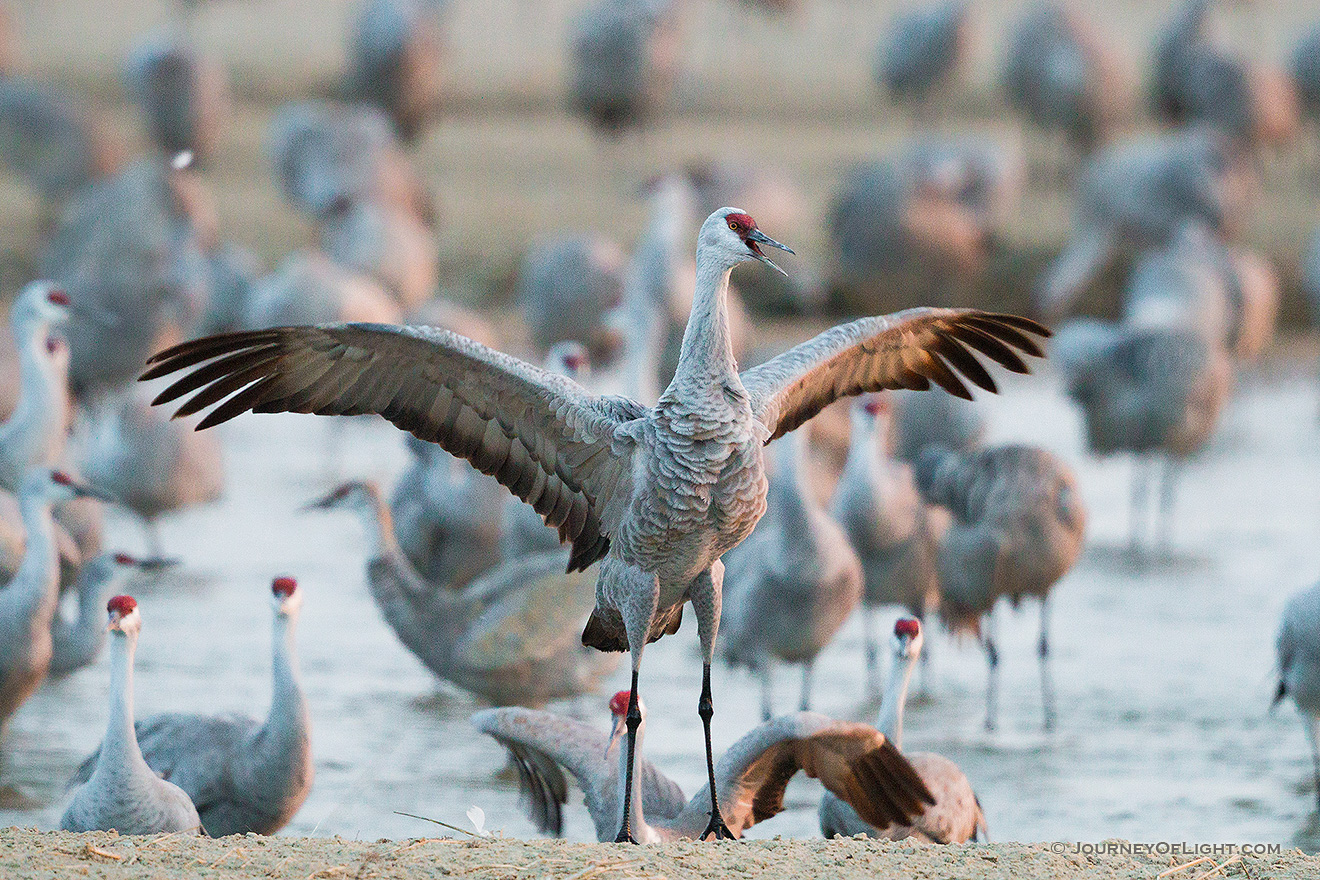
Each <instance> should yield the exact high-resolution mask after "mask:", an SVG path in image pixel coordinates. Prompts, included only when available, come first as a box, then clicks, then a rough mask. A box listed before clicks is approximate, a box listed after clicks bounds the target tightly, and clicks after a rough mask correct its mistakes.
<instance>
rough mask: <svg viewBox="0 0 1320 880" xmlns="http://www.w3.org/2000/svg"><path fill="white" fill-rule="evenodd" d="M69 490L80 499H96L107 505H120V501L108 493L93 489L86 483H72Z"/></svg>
mask: <svg viewBox="0 0 1320 880" xmlns="http://www.w3.org/2000/svg"><path fill="white" fill-rule="evenodd" d="M69 488H70V489H72V490H73V494H74V495H76V496H77V497H79V498H95V499H96V500H97V501H104V502H105V503H106V504H118V503H119V499H118V498H116V497H114V496H113V495H111V494H110V493H108V492H102V491H101V490H100V489H93V488H92V487H91V486H88V485H87V484H86V483H70V484H69Z"/></svg>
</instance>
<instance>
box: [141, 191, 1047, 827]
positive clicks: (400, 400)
mask: <svg viewBox="0 0 1320 880" xmlns="http://www.w3.org/2000/svg"><path fill="white" fill-rule="evenodd" d="M762 247H775V248H779V249H781V250H785V251H789V252H790V253H791V250H790V249H789V248H787V247H786V246H784V245H782V244H780V243H779V242H777V241H775V240H774V239H772V238H770V237H769V236H767V235H766V234H765V233H763V232H761V231H760V230H759V229H757V227H756V222H755V221H754V220H753V219H752V218H751V217H749V216H748V215H747V214H745V213H744V212H742V211H740V210H738V209H737V208H721V209H720V210H718V211H716V212H715V213H713V214H711V215H710V217H708V218H707V219H706V222H705V223H703V224H702V226H701V230H700V232H699V233H698V236H697V261H696V262H697V270H696V293H695V295H694V296H693V301H692V311H691V313H690V316H689V319H688V324H687V328H686V330H685V331H684V334H683V344H682V347H681V348H680V351H679V357H678V367H677V370H676V371H675V373H674V378H673V380H672V381H671V382H670V383H669V386H668V387H667V388H666V389H665V391H664V393H662V394H661V395H660V399H659V400H658V401H657V402H656V404H655V405H654V406H651V407H647V406H644V405H643V404H641V403H639V402H637V401H635V400H630V399H628V398H626V397H618V396H608V395H596V394H592V393H590V392H588V391H587V390H586V389H585V388H583V387H582V386H581V385H579V384H578V383H576V382H574V381H573V380H571V379H569V378H567V377H564V376H558V375H555V374H553V373H549V372H547V371H546V370H543V369H541V368H539V367H536V366H533V365H532V364H529V363H527V362H525V361H521V360H519V359H517V358H514V357H511V356H509V355H507V354H503V353H501V352H498V351H493V350H492V349H489V348H487V347H485V346H483V345H480V344H478V343H476V342H474V341H473V340H471V339H467V338H466V337H463V336H459V335H457V334H455V333H453V332H451V331H447V330H439V329H436V328H431V327H391V326H381V325H364V324H326V325H320V326H315V327H276V328H272V329H269V330H257V331H252V332H246V333H230V334H223V335H219V336H209V337H205V338H202V339H196V340H193V341H191V342H185V343H183V344H181V345H177V346H174V347H173V348H170V349H168V350H166V351H163V352H161V353H159V354H157V355H156V356H155V357H153V358H152V359H151V361H150V369H148V370H147V372H146V373H144V374H143V378H144V379H154V378H158V377H161V376H166V375H169V374H171V373H175V372H177V371H179V370H183V369H186V368H190V367H196V368H197V369H195V370H192V371H191V372H189V373H188V374H187V375H184V376H182V377H181V378H179V379H178V380H177V381H175V382H174V384H172V385H170V386H169V387H168V388H166V389H165V391H163V392H162V393H161V394H160V396H159V397H157V398H156V402H157V403H167V402H169V401H173V400H177V399H179V398H180V397H183V396H184V395H188V394H191V395H192V396H191V397H189V398H188V399H187V401H186V402H185V403H184V404H183V405H182V406H181V407H179V410H178V414H180V415H188V414H191V413H195V412H198V411H199V410H201V409H204V408H205V407H208V406H211V405H216V406H215V409H214V410H212V411H211V412H210V413H209V414H208V415H207V416H206V417H205V418H204V419H202V421H201V422H200V423H199V425H198V427H199V428H207V427H210V426H212V425H217V424H220V423H221V422H224V421H227V420H228V419H232V418H234V417H235V416H237V415H239V414H240V413H243V412H247V411H249V410H251V411H253V412H263V413H271V412H304V413H317V414H319V415H360V414H366V413H376V414H379V415H382V416H384V417H385V418H386V419H388V420H389V421H391V422H393V423H394V424H395V425H396V426H397V427H399V428H401V429H403V430H405V431H410V432H411V433H413V434H415V435H416V436H417V437H419V438H420V439H422V440H429V441H431V442H434V443H438V444H439V445H441V446H442V447H444V448H445V449H446V450H447V451H449V452H450V453H452V454H453V455H456V456H459V457H460V458H464V459H467V460H468V461H470V462H471V463H472V464H473V465H475V466H476V467H477V469H478V470H481V471H484V472H485V473H488V474H491V475H492V476H494V477H495V478H496V479H497V480H499V482H500V483H501V484H503V485H504V486H505V487H506V488H508V489H509V490H510V491H511V492H513V493H514V494H515V495H517V496H518V497H519V498H521V499H523V500H524V501H526V502H528V503H529V504H531V505H532V507H534V508H535V509H536V511H537V512H538V513H540V514H541V515H542V516H543V517H545V521H546V524H547V525H550V526H552V527H555V528H558V529H559V537H560V540H561V541H564V542H568V543H571V544H572V552H571V553H570V555H569V562H568V568H569V570H570V571H572V570H578V569H583V568H585V567H586V566H588V565H591V564H592V563H593V562H597V561H599V562H600V574H599V577H598V579H597V583H596V608H595V610H594V611H593V612H592V615H591V618H590V619H589V621H588V622H587V626H586V629H585V630H584V631H583V634H582V640H583V642H584V643H585V644H587V645H588V646H590V647H594V648H598V649H600V650H604V651H623V650H627V651H629V653H630V655H631V660H632V687H631V690H630V692H631V693H632V694H633V695H634V696H636V694H637V692H638V673H639V671H640V668H641V661H642V653H643V651H644V649H645V647H646V645H647V643H649V642H652V641H655V640H656V639H658V638H660V637H661V636H663V635H666V634H668V633H672V632H675V631H676V630H677V629H678V626H679V623H680V621H681V619H682V610H683V605H684V604H685V603H687V602H691V603H692V607H693V611H694V612H695V614H696V618H697V631H698V635H699V637H700V640H701V650H702V662H703V668H702V688H701V696H700V698H699V699H698V703H697V710H698V714H699V715H700V717H701V719H702V725H703V728H704V730H705V740H706V769H707V773H708V776H709V784H710V787H711V789H712V791H716V792H717V791H718V788H717V786H716V785H715V763H714V757H713V755H712V750H711V739H710V719H711V716H712V715H713V714H714V707H713V700H712V696H711V687H710V666H711V661H712V660H713V658H714V654H715V637H716V633H717V631H718V628H719V617H720V589H721V584H722V583H723V578H724V566H723V564H722V563H721V562H720V557H721V556H723V555H724V553H725V552H727V551H728V550H730V549H731V548H733V547H735V546H737V545H738V544H739V543H740V542H741V541H742V540H743V539H744V538H746V537H747V535H748V534H749V533H750V532H751V530H752V528H753V527H754V526H755V525H756V523H757V521H758V520H759V519H760V518H761V516H762V514H764V513H765V509H766V479H765V466H764V462H763V460H762V447H763V446H764V445H765V444H767V443H769V442H772V441H773V440H774V439H775V438H777V437H780V436H782V435H784V434H786V433H788V432H789V431H792V430H793V429H795V428H797V427H798V426H800V425H802V424H803V423H804V422H806V421H807V420H808V419H810V418H811V417H812V416H814V415H816V413H818V412H820V411H821V410H822V409H823V408H824V407H826V406H827V405H829V404H830V403H832V402H833V401H835V400H838V399H840V398H843V397H849V396H852V395H856V394H861V393H863V392H866V391H876V390H879V389H881V388H898V387H903V388H917V389H924V388H929V387H930V385H931V383H932V382H933V383H935V384H937V385H939V386H940V387H942V388H944V389H946V390H947V391H949V392H950V393H953V394H957V395H959V396H962V397H969V396H970V392H969V391H968V390H967V385H966V384H965V382H968V381H970V382H971V383H972V384H975V385H978V386H980V387H982V388H986V389H989V390H992V391H993V390H994V389H995V382H994V379H993V378H992V377H991V375H990V373H989V371H988V370H987V369H986V368H985V366H984V365H982V363H981V362H980V361H979V360H978V359H977V358H976V356H975V354H974V353H973V352H980V353H981V354H983V355H985V356H987V357H989V358H990V359H991V360H994V361H996V362H998V363H999V364H1001V365H1003V366H1004V367H1006V368H1008V369H1010V370H1013V371H1015V372H1018V373H1025V372H1027V365H1026V364H1025V363H1024V361H1023V359H1022V353H1025V354H1028V355H1032V356H1037V357H1039V356H1042V355H1043V352H1042V351H1041V349H1040V346H1039V345H1038V344H1037V342H1036V341H1035V340H1034V339H1032V335H1033V334H1034V335H1037V336H1046V335H1048V334H1049V331H1048V330H1046V329H1045V328H1044V327H1042V326H1041V325H1039V324H1037V323H1036V322H1034V321H1031V320H1028V319H1026V318H1019V317H1015V316H1012V315H996V314H990V313H987V312H982V311H979V310H975V309H912V310H909V311H906V312H900V313H898V314H895V315H890V316H888V317H874V318H862V319H860V320H857V321H853V322H851V323H848V324H842V325H840V326H837V327H834V328H833V329H830V330H826V331H825V332H824V333H822V334H820V335H819V336H817V337H815V338H814V339H811V340H809V341H807V342H804V343H802V344H800V345H798V346H796V347H794V348H792V349H790V350H789V351H787V352H785V353H783V354H781V355H779V356H778V357H775V358H772V359H770V360H769V361H766V362H765V363H763V364H760V365H758V366H755V367H752V368H750V369H747V370H743V371H741V372H740V371H739V369H738V365H737V363H736V361H735V360H734V357H733V351H732V347H731V344H730V334H729V312H728V290H729V273H730V272H731V271H732V270H733V268H734V267H735V266H737V265H738V264H740V263H743V262H746V261H749V260H757V261H760V262H761V263H764V264H765V265H767V266H770V267H771V268H773V269H775V270H778V267H777V266H775V264H774V263H772V262H771V261H770V259H769V258H768V257H766V255H765V253H764V252H763V251H762ZM635 710H636V706H632V707H631V709H630V711H629V712H628V715H627V719H628V729H629V731H630V736H629V748H628V749H627V752H628V754H630V755H631V754H632V751H633V745H634V744H635V738H634V737H633V736H632V735H631V733H632V732H635V730H636V727H637V725H638V724H639V723H640V721H641V716H640V714H638V713H637V712H636V711H635ZM631 791H632V788H631V781H629V783H628V785H627V786H625V789H624V797H623V804H624V809H623V811H622V817H621V818H622V821H621V823H620V827H619V829H618V834H617V836H616V839H617V840H618V841H627V840H635V837H634V835H633V834H632V826H631V824H630V818H629V817H630V813H629V809H628V807H629V799H630V797H631V795H630V792H631ZM714 800H715V799H714V798H712V804H711V810H710V822H709V825H708V827H707V828H706V832H705V834H703V835H702V836H703V837H704V836H707V835H715V836H716V837H717V838H722V837H728V836H730V834H729V829H728V828H727V827H726V825H725V823H724V820H723V819H722V818H721V813H720V810H719V808H718V805H717V804H716V803H714V802H713V801H714Z"/></svg>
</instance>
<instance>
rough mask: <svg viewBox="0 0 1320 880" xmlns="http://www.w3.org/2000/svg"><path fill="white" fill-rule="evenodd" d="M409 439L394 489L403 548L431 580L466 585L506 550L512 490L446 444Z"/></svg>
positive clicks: (392, 502) (393, 502)
mask: <svg viewBox="0 0 1320 880" xmlns="http://www.w3.org/2000/svg"><path fill="white" fill-rule="evenodd" d="M408 440H409V442H408V447H409V449H410V450H411V451H412V453H413V454H412V458H411V460H410V462H409V464H408V466H407V467H405V468H404V470H403V472H402V473H400V474H399V478H398V480H396V481H395V483H394V491H393V492H392V493H391V494H390V515H391V519H392V520H393V523H394V530H395V532H396V534H397V535H398V543H399V548H400V550H402V552H403V554H404V555H405V556H406V557H407V559H408V563H409V565H411V566H413V568H415V569H416V570H417V573H418V574H419V575H420V576H421V577H422V579H423V580H425V581H426V582H427V583H428V584H433V585H436V586H442V587H452V588H459V587H464V586H466V585H467V584H469V583H471V582H472V581H473V580H474V579H476V578H477V577H480V576H481V575H482V574H483V573H485V572H486V571H488V570H490V569H491V568H493V567H494V566H495V565H496V564H498V563H499V561H500V559H501V558H502V557H503V555H504V548H503V546H502V543H501V542H502V531H503V530H502V527H501V518H502V517H503V515H504V509H505V504H506V503H507V497H508V494H509V493H508V492H506V491H505V490H504V489H503V488H502V487H501V486H500V485H499V483H497V482H496V481H495V480H493V479H491V478H490V477H488V476H486V475H485V474H483V473H481V472H480V471H478V470H476V469H475V468H473V467H472V465H470V464H468V463H467V462H466V461H464V460H462V459H460V458H456V457H454V456H452V455H450V454H449V453H448V452H445V451H444V449H441V448H440V447H438V446H436V445H434V444H431V443H424V442H422V441H419V440H417V439H415V438H413V437H409V438H408ZM542 527H543V528H544V525H542Z"/></svg>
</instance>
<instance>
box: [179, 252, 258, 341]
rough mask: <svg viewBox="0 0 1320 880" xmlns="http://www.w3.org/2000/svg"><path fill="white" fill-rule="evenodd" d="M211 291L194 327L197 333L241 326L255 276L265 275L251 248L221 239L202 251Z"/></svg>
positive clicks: (233, 328) (256, 277)
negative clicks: (208, 273)
mask: <svg viewBox="0 0 1320 880" xmlns="http://www.w3.org/2000/svg"><path fill="white" fill-rule="evenodd" d="M205 256H206V264H207V268H209V269H210V277H211V284H210V288H211V292H210V295H209V296H208V297H207V298H206V307H205V309H204V310H203V312H202V315H201V317H200V318H198V319H197V323H196V324H195V325H194V329H195V330H196V332H198V333H224V332H226V331H229V330H238V329H240V328H241V327H242V326H243V315H244V312H245V310H246V309H247V308H248V303H249V302H250V301H251V299H252V290H253V287H254V286H255V285H256V283H257V279H259V278H261V277H262V275H264V274H265V270H264V269H263V268H262V265H261V260H260V259H259V258H258V257H257V255H256V254H254V253H252V251H250V250H248V249H247V248H245V247H243V246H242V245H237V244H234V243H233V242H221V243H218V244H216V245H215V246H214V247H212V248H209V249H208V250H207V251H206V255H205Z"/></svg>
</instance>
